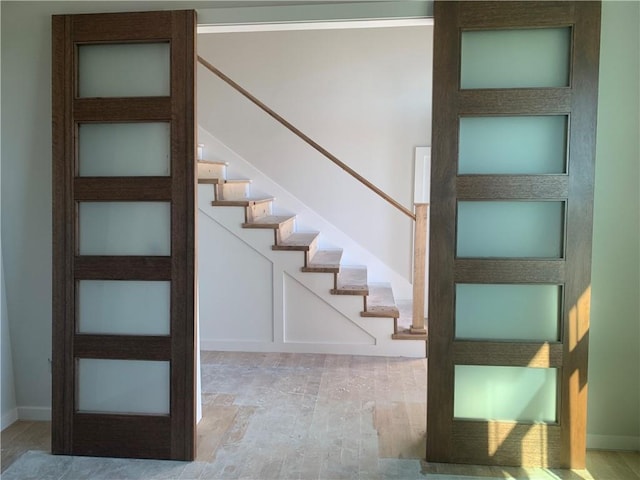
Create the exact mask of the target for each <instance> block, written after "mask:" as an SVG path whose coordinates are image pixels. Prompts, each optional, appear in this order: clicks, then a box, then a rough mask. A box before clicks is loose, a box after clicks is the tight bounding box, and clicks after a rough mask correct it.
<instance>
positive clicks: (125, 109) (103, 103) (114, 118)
mask: <svg viewBox="0 0 640 480" xmlns="http://www.w3.org/2000/svg"><path fill="white" fill-rule="evenodd" d="M73 115H74V119H75V121H76V122H142V121H145V122H162V121H169V120H171V99H170V98H169V97H138V98H135V97H132V98H78V99H76V101H75V102H74V106H73Z"/></svg>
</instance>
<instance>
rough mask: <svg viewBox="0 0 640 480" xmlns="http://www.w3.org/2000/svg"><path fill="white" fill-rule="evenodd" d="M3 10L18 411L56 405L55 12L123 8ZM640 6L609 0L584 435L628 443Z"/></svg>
mask: <svg viewBox="0 0 640 480" xmlns="http://www.w3.org/2000/svg"><path fill="white" fill-rule="evenodd" d="M179 4H180V6H181V8H188V7H189V6H190V5H191V4H190V3H189V2H179ZM0 5H1V8H2V32H1V35H2V52H1V61H2V74H3V75H2V80H3V81H2V112H1V114H2V138H1V153H2V164H1V169H2V179H1V182H2V186H1V195H2V199H1V201H2V212H1V213H2V254H3V258H4V261H5V265H4V267H5V283H6V294H7V311H8V315H9V323H10V328H11V340H12V342H11V343H12V347H13V359H14V367H15V368H14V373H15V383H16V400H17V404H18V405H19V406H37V407H45V408H48V407H49V406H50V389H51V384H50V377H49V367H48V362H47V358H48V357H49V355H50V351H51V349H50V345H51V271H50V270H51V267H50V265H51V221H50V217H51V212H50V205H51V186H50V185H51V173H50V172H51V133H50V132H51V120H50V119H51V101H50V51H51V45H50V17H49V16H50V14H52V13H73V12H78V11H81V10H83V11H99V10H103V11H104V10H107V9H111V10H123V9H124V8H125V5H123V4H121V3H117V4H114V3H111V2H70V3H66V4H62V3H55V2H40V3H37V2H4V1H3V2H2V3H1V4H0ZM171 6H172V5H171V3H164V2H162V3H155V2H142V3H138V2H127V3H126V9H129V10H136V9H137V10H140V9H144V8H149V9H151V8H171ZM638 8H639V7H638V4H637V3H635V2H633V3H632V2H629V3H626V2H621V3H619V4H618V3H610V2H605V3H604V4H603V37H602V41H603V45H602V46H603V48H602V55H601V62H602V65H603V71H602V78H601V82H600V85H601V88H600V101H599V110H600V113H599V128H600V131H599V134H598V150H597V162H598V163H597V172H596V174H597V180H596V204H595V224H594V228H595V232H594V256H593V292H592V299H593V300H592V331H591V335H590V340H591V344H590V376H589V381H590V388H589V395H590V397H589V424H588V432H589V434H590V435H600V436H603V437H607V438H609V440H611V439H613V440H614V441H613V442H609V443H608V445H613V443H615V442H617V441H626V440H624V439H628V440H629V439H630V441H632V442H633V441H637V438H638V437H639V436H640V426H639V425H638V421H639V420H638V419H639V417H640V415H639V405H640V395H639V386H640V374H639V371H638V364H639V362H640V359H639V357H638V346H637V340H638V338H639V335H640V332H639V326H638V323H639V321H638V318H639V312H638V310H639V307H638V291H639V290H640V288H639V285H638V270H637V267H638V263H639V262H638V245H639V240H638V223H637V222H638V210H639V208H638V203H639V201H638V188H637V185H638V140H637V132H638V110H637V106H638V97H637V95H638V90H637V85H638V66H637V65H638V29H637V26H638V16H639V13H638ZM605 68H606V69H607V70H606V71H604V69H605ZM3 338H4V332H3ZM4 381H5V379H4V377H3V382H4ZM5 388H7V385H5V384H4V383H3V385H2V389H3V390H4V389H5ZM592 438H596V439H598V437H592ZM607 438H604V440H605V441H606V440H607ZM602 439H603V438H600V439H599V440H602ZM634 439H635V440H634ZM636 445H637V444H636Z"/></svg>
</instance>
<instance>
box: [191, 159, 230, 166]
mask: <svg viewBox="0 0 640 480" xmlns="http://www.w3.org/2000/svg"><path fill="white" fill-rule="evenodd" d="M198 163H204V164H207V165H224V166H225V167H228V166H229V162H217V161H215V160H198Z"/></svg>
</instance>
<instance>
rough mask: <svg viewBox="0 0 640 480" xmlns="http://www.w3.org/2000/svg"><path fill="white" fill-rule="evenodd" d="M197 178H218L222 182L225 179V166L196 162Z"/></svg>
mask: <svg viewBox="0 0 640 480" xmlns="http://www.w3.org/2000/svg"><path fill="white" fill-rule="evenodd" d="M198 178H218V179H220V180H224V179H225V178H227V166H226V165H218V164H215V163H201V162H198Z"/></svg>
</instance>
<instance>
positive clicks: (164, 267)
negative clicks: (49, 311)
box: [74, 255, 171, 280]
mask: <svg viewBox="0 0 640 480" xmlns="http://www.w3.org/2000/svg"><path fill="white" fill-rule="evenodd" d="M74 278H75V280H171V259H170V257H140V256H126V257H125V256H122V257H120V256H117V257H116V256H106V255H105V256H91V255H82V256H77V257H76V258H75V273H74Z"/></svg>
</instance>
